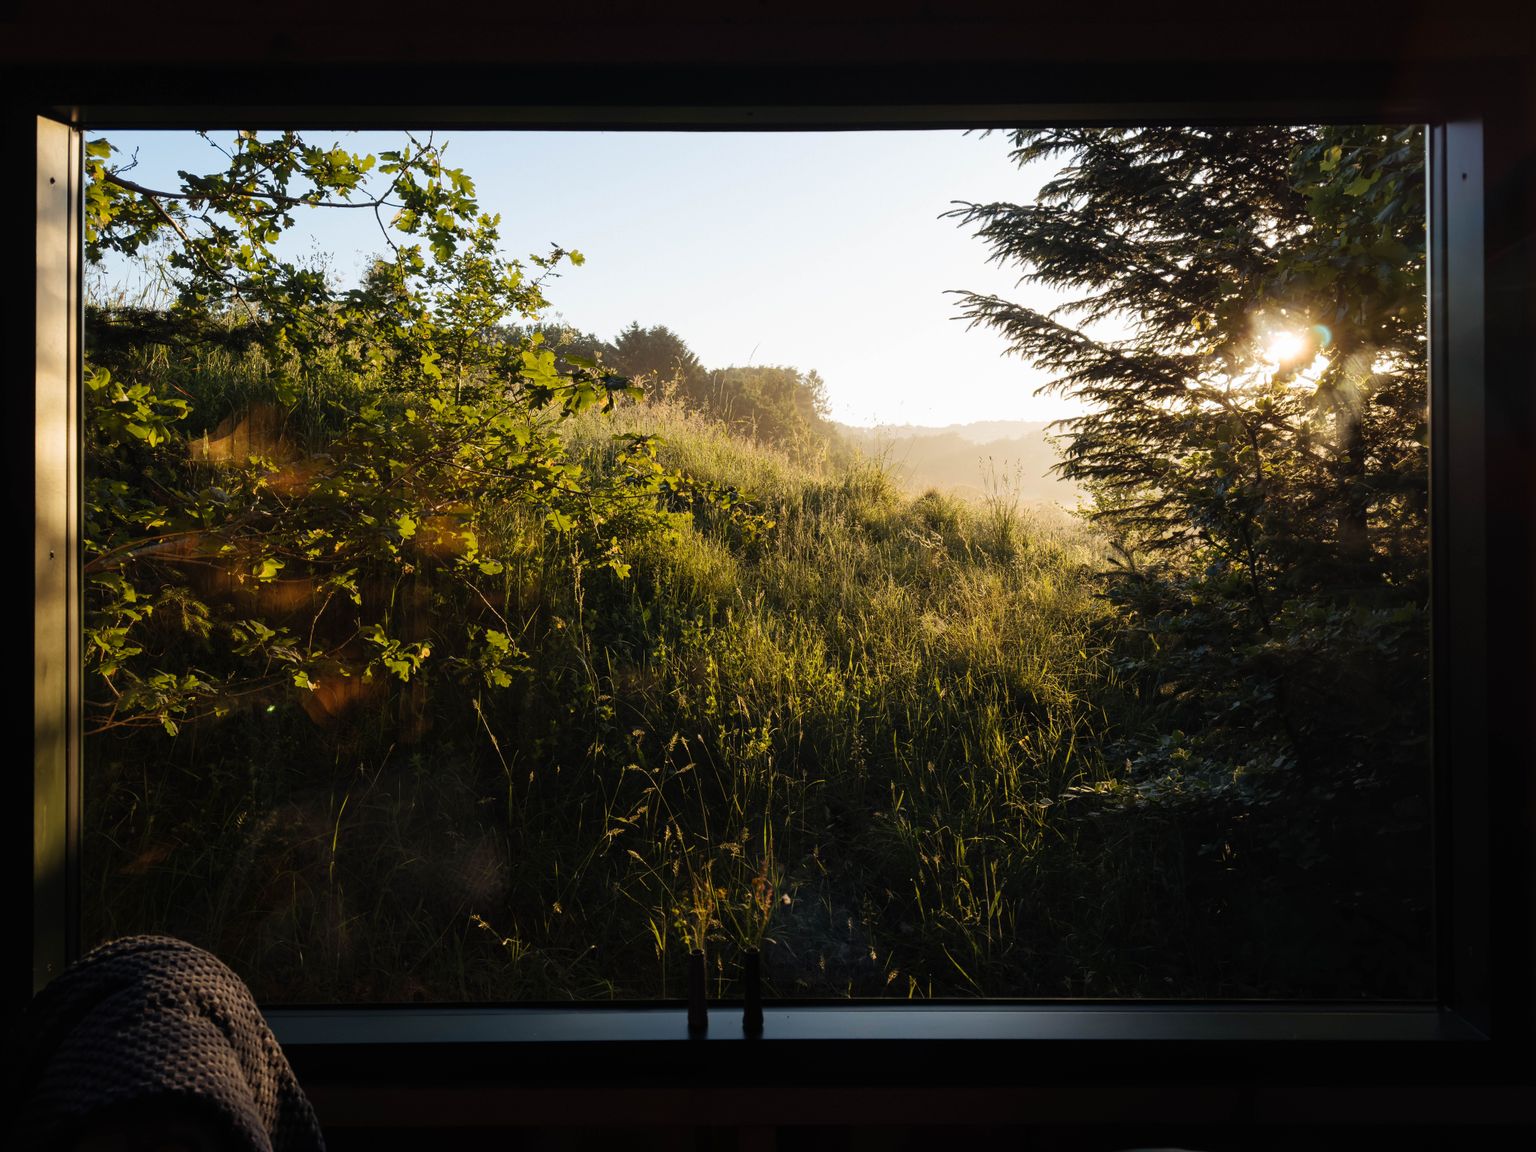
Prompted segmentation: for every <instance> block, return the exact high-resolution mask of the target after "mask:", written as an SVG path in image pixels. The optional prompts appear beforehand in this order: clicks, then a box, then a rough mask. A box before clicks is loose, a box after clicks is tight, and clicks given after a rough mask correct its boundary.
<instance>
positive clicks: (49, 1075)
mask: <svg viewBox="0 0 1536 1152" xmlns="http://www.w3.org/2000/svg"><path fill="white" fill-rule="evenodd" d="M12 1056H13V1058H14V1059H15V1070H16V1075H17V1077H18V1078H19V1079H20V1081H21V1082H22V1086H23V1095H24V1100H25V1101H26V1104H25V1106H24V1109H23V1113H22V1116H21V1118H20V1123H19V1125H18V1128H17V1133H18V1134H19V1136H20V1138H21V1139H20V1141H19V1142H18V1143H16V1144H13V1145H12V1146H13V1147H19V1148H29V1149H30V1148H38V1149H42V1148H50V1149H51V1148H58V1147H67V1146H68V1144H69V1142H70V1141H71V1140H73V1139H74V1138H75V1137H76V1136H77V1135H79V1133H81V1132H82V1131H84V1130H85V1129H86V1128H87V1126H88V1125H90V1124H91V1123H92V1122H93V1121H96V1120H98V1119H99V1118H100V1117H101V1115H102V1110H103V1109H113V1110H114V1113H115V1112H116V1111H117V1110H119V1109H133V1108H140V1109H149V1114H150V1115H154V1114H155V1112H154V1110H155V1109H157V1108H161V1107H163V1108H164V1109H165V1110H166V1111H167V1112H169V1113H176V1112H180V1113H183V1114H185V1113H191V1114H192V1115H194V1116H196V1117H198V1118H199V1119H201V1120H202V1122H204V1123H205V1124H208V1125H209V1126H210V1127H212V1128H213V1129H214V1130H216V1131H219V1132H221V1133H224V1134H225V1135H227V1138H228V1143H229V1145H230V1147H232V1148H240V1149H249V1150H251V1152H324V1148H325V1141H324V1138H323V1137H322V1136H321V1133H320V1126H319V1124H318V1123H317V1122H316V1120H315V1114H314V1110H313V1109H312V1108H311V1107H310V1104H309V1101H308V1099H306V1098H305V1096H304V1093H303V1091H302V1090H301V1089H300V1088H299V1084H298V1081H297V1080H296V1079H295V1078H294V1075H293V1069H292V1068H290V1067H289V1064H288V1060H287V1057H285V1056H284V1055H283V1052H282V1049H281V1048H279V1047H278V1044H277V1039H276V1038H275V1037H274V1036H273V1035H272V1031H271V1029H270V1028H268V1027H267V1022H266V1021H265V1020H264V1019H263V1018H262V1015H261V1012H260V1010H258V1009H257V1007H256V1002H255V1000H253V999H252V998H251V993H250V990H249V989H247V988H246V986H245V984H244V983H243V982H242V981H241V979H240V978H239V977H238V976H236V975H235V974H234V973H233V972H231V971H230V970H229V969H228V968H227V967H225V966H224V964H223V963H221V962H220V961H219V960H217V959H215V958H214V957H213V956H211V955H209V954H208V953H207V952H204V951H203V950H202V949H201V948H196V947H193V946H192V945H191V944H188V943H186V942H185V941H182V940H176V939H173V938H171V937H169V936H129V937H125V938H124V939H121V940H115V941H112V942H111V943H109V944H103V945H102V946H101V947H99V948H97V949H95V950H94V951H92V952H90V953H89V954H87V955H85V956H83V957H81V958H80V959H79V960H78V961H76V962H75V963H74V964H72V965H71V966H70V967H69V968H67V969H66V970H65V971H64V972H62V973H61V974H60V975H59V976H58V977H57V978H56V979H54V981H53V982H52V983H51V984H49V985H48V986H47V987H46V988H44V989H43V990H42V991H41V992H39V993H38V994H37V995H36V996H35V997H34V998H33V1000H32V1003H31V1005H30V1006H29V1007H28V1009H27V1012H26V1015H25V1017H24V1019H23V1020H22V1023H21V1028H20V1031H19V1034H18V1036H17V1044H16V1046H15V1047H14V1048H13V1051H12ZM141 1114H142V1112H141Z"/></svg>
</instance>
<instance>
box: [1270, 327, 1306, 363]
mask: <svg viewBox="0 0 1536 1152" xmlns="http://www.w3.org/2000/svg"><path fill="white" fill-rule="evenodd" d="M1310 343H1311V342H1310V341H1309V340H1308V339H1307V338H1306V337H1305V336H1304V335H1302V334H1301V333H1300V332H1291V331H1281V332H1275V333H1272V334H1271V335H1270V338H1269V345H1268V347H1267V348H1266V349H1265V355H1266V356H1267V357H1268V359H1270V360H1272V361H1273V362H1274V363H1276V364H1281V365H1286V364H1294V363H1295V362H1296V361H1298V360H1300V359H1301V358H1302V357H1303V356H1305V355H1306V354H1307V352H1308V351H1309V350H1310Z"/></svg>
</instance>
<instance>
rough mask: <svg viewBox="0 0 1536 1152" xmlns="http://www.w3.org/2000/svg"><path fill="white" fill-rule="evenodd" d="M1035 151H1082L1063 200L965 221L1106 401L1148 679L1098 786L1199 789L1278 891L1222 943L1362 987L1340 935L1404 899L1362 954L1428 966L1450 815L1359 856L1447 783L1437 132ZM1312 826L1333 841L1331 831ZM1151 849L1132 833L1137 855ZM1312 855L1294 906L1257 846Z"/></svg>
mask: <svg viewBox="0 0 1536 1152" xmlns="http://www.w3.org/2000/svg"><path fill="white" fill-rule="evenodd" d="M1011 141H1012V145H1013V152H1012V155H1013V157H1014V159H1015V160H1016V161H1017V162H1019V163H1021V164H1023V163H1028V162H1032V161H1036V160H1040V159H1045V158H1054V157H1059V158H1061V159H1062V161H1063V163H1064V166H1063V167H1062V169H1061V170H1060V172H1059V173H1058V175H1057V176H1056V177H1055V179H1053V180H1051V181H1049V182H1048V183H1047V184H1046V185H1045V186H1044V188H1043V189H1042V190H1041V192H1040V195H1039V198H1038V200H1037V202H1036V203H1035V204H1033V205H1027V206H1017V205H1010V204H970V205H965V206H963V207H962V208H959V209H957V210H956V211H955V212H954V213H951V215H954V216H956V217H958V218H959V219H960V220H961V221H962V222H964V223H970V224H975V225H978V231H977V235H978V236H979V237H981V238H982V239H983V240H985V241H986V242H987V244H988V245H989V246H990V248H991V250H992V254H993V258H994V259H995V260H997V261H998V262H1000V263H1003V264H1008V265H1013V266H1017V267H1018V268H1020V269H1021V270H1022V272H1023V273H1024V275H1025V277H1026V279H1030V280H1033V281H1036V282H1039V283H1042V284H1047V285H1050V286H1052V287H1053V288H1056V289H1060V290H1064V291H1065V292H1066V293H1067V294H1068V303H1066V304H1064V305H1062V306H1061V307H1059V308H1058V309H1056V310H1055V311H1053V312H1050V313H1042V312H1039V311H1036V310H1034V309H1030V308H1027V307H1024V306H1021V305H1018V304H1014V303H1011V302H1009V301H1006V300H1002V299H1000V298H997V297H990V296H980V295H976V294H963V300H964V307H965V312H966V315H967V316H968V317H969V318H970V320H971V322H972V323H973V324H982V325H985V326H988V327H991V328H994V329H996V330H998V331H1000V332H1001V333H1003V334H1004V335H1005V336H1006V337H1007V338H1008V340H1009V341H1010V344H1011V348H1012V350H1013V351H1014V352H1015V353H1017V354H1019V355H1021V356H1023V357H1025V358H1027V359H1029V360H1031V361H1033V362H1034V363H1036V364H1037V365H1039V366H1041V367H1043V368H1045V369H1046V370H1048V371H1049V372H1051V373H1052V374H1053V378H1052V383H1051V387H1053V388H1055V389H1057V390H1060V391H1062V392H1064V393H1066V394H1068V395H1071V396H1073V397H1075V398H1077V399H1079V400H1081V401H1084V402H1086V403H1087V404H1088V405H1089V409H1088V411H1087V413H1086V414H1085V415H1083V416H1080V417H1076V418H1074V419H1072V420H1070V421H1066V422H1064V433H1063V436H1062V442H1063V444H1064V448H1065V455H1064V460H1063V463H1062V464H1061V472H1062V474H1063V475H1064V476H1066V477H1067V478H1069V479H1073V480H1077V481H1080V482H1082V483H1083V484H1084V485H1085V487H1086V488H1087V489H1088V491H1089V493H1090V495H1091V497H1092V501H1093V502H1092V505H1091V507H1090V508H1089V510H1088V516H1089V517H1090V518H1091V519H1092V520H1093V521H1094V522H1095V523H1096V524H1098V525H1099V526H1100V527H1101V528H1102V529H1104V530H1106V531H1107V532H1108V533H1109V534H1110V536H1111V538H1112V541H1113V548H1114V561H1113V565H1112V567H1111V568H1110V570H1109V571H1108V573H1107V574H1106V576H1105V577H1104V590H1105V595H1106V597H1107V598H1108V600H1109V601H1110V602H1111V603H1112V604H1113V605H1114V606H1115V608H1116V610H1117V635H1116V639H1115V649H1116V661H1117V668H1118V671H1119V674H1120V676H1121V677H1122V678H1123V680H1124V682H1125V683H1126V685H1127V687H1128V688H1129V689H1130V690H1131V691H1130V695H1129V696H1128V697H1127V698H1126V699H1125V701H1124V702H1123V703H1122V704H1120V705H1117V706H1116V707H1115V712H1116V714H1117V715H1118V716H1119V718H1120V722H1119V724H1117V730H1118V736H1117V737H1115V738H1114V740H1113V741H1112V742H1111V745H1110V751H1111V754H1112V756H1113V758H1114V759H1115V760H1116V761H1123V763H1124V765H1125V771H1124V772H1123V773H1122V775H1121V778H1120V781H1119V783H1120V785H1121V787H1120V788H1119V790H1118V791H1112V792H1104V791H1100V792H1098V793H1096V798H1095V799H1094V801H1093V803H1094V804H1095V805H1096V806H1097V808H1096V811H1098V812H1100V814H1107V813H1109V812H1112V811H1114V810H1115V808H1116V807H1117V806H1118V807H1119V808H1120V809H1121V810H1123V811H1126V812H1127V813H1129V812H1135V813H1136V815H1134V816H1131V815H1129V814H1127V815H1126V817H1125V818H1126V819H1127V820H1130V819H1134V820H1137V821H1142V820H1144V819H1145V812H1144V810H1143V808H1142V805H1143V803H1147V802H1149V803H1153V804H1155V805H1158V806H1161V807H1163V808H1166V809H1169V810H1170V811H1172V812H1173V813H1175V814H1176V824H1175V825H1173V827H1177V828H1178V829H1180V830H1181V834H1184V835H1187V836H1188V837H1189V838H1190V841H1191V842H1192V843H1194V844H1196V845H1198V846H1199V852H1200V853H1202V854H1203V857H1204V860H1203V862H1202V863H1201V864H1200V865H1199V867H1198V868H1197V869H1196V870H1195V872H1192V873H1191V875H1196V874H1198V875H1202V876H1204V875H1209V874H1211V871H1210V870H1211V869H1213V868H1215V869H1219V870H1220V871H1221V873H1222V874H1226V873H1235V874H1236V875H1238V876H1240V877H1241V878H1242V882H1244V883H1248V884H1250V885H1252V887H1251V888H1250V889H1249V890H1247V891H1246V892H1243V891H1242V889H1241V887H1240V885H1238V886H1234V885H1232V884H1228V885H1227V888H1226V894H1225V895H1223V896H1221V897H1220V898H1219V899H1217V898H1216V897H1211V898H1210V899H1211V903H1209V904H1207V905H1206V906H1205V908H1204V910H1203V912H1202V915H1204V916H1206V917H1208V918H1209V919H1207V920H1206V922H1205V927H1203V928H1202V927H1201V926H1200V925H1193V926H1191V927H1190V928H1189V932H1190V933H1191V934H1197V933H1200V932H1213V933H1214V932H1215V929H1214V928H1212V927H1211V923H1212V921H1213V920H1214V918H1215V917H1216V916H1223V917H1224V919H1223V921H1222V926H1221V930H1220V932H1219V933H1217V934H1216V935H1217V936H1219V941H1220V942H1213V943H1212V944H1211V946H1212V947H1215V948H1221V949H1230V948H1231V947H1233V944H1232V942H1234V941H1235V942H1238V944H1237V947H1238V948H1240V949H1247V950H1251V951H1248V952H1246V954H1245V959H1244V960H1243V961H1242V963H1243V964H1244V965H1245V966H1246V967H1247V968H1248V969H1249V970H1251V971H1257V970H1260V969H1263V968H1269V967H1271V966H1273V968H1274V969H1275V970H1282V969H1294V968H1296V967H1299V966H1304V965H1306V964H1311V965H1312V966H1313V967H1314V969H1315V970H1316V971H1317V972H1318V979H1319V980H1322V981H1333V983H1331V984H1327V985H1326V986H1327V987H1330V988H1331V989H1333V990H1334V991H1335V992H1336V993H1340V994H1350V991H1349V988H1350V982H1351V980H1354V979H1358V978H1359V977H1358V973H1357V972H1356V971H1355V969H1354V964H1355V961H1354V960H1351V959H1349V955H1348V954H1346V953H1341V952H1338V951H1336V950H1330V951H1328V952H1323V951H1322V950H1320V949H1319V946H1318V945H1317V943H1316V941H1317V939H1318V938H1319V937H1320V936H1326V935H1327V934H1328V933H1329V932H1330V931H1335V930H1337V931H1336V938H1340V939H1342V938H1345V937H1346V936H1347V933H1345V932H1344V931H1343V930H1342V929H1341V928H1340V925H1341V924H1343V923H1347V922H1350V921H1351V918H1352V917H1358V916H1359V915H1360V914H1361V913H1360V911H1359V909H1360V908H1361V907H1364V906H1371V907H1376V908H1382V907H1393V908H1399V907H1402V908H1409V909H1412V910H1413V913H1412V916H1410V917H1407V918H1405V919H1404V920H1403V921H1402V922H1401V923H1396V924H1394V925H1392V926H1391V927H1390V928H1387V929H1384V930H1383V931H1382V934H1381V936H1380V937H1378V938H1377V939H1375V940H1373V942H1372V943H1371V944H1370V945H1368V946H1362V945H1360V944H1359V942H1358V941H1356V950H1357V951H1365V952H1369V953H1371V954H1373V955H1379V954H1382V953H1397V954H1411V955H1417V956H1419V957H1420V959H1419V961H1418V963H1419V965H1420V968H1419V969H1418V971H1419V972H1420V977H1419V978H1417V979H1418V983H1417V984H1415V985H1413V986H1417V987H1424V986H1425V985H1424V984H1423V980H1422V973H1423V972H1424V971H1425V970H1426V969H1425V968H1424V967H1423V965H1425V964H1427V957H1424V955H1423V952H1422V949H1421V948H1420V947H1419V946H1418V945H1417V943H1416V940H1417V939H1420V938H1424V937H1422V936H1421V935H1420V934H1421V933H1422V930H1423V925H1424V922H1425V918H1426V917H1427V916H1428V909H1429V899H1428V894H1429V886H1428V883H1427V872H1426V870H1425V869H1426V861H1427V860H1428V859H1429V852H1428V842H1427V836H1428V828H1427V825H1426V824H1424V823H1422V822H1420V823H1419V824H1418V825H1417V826H1416V827H1411V828H1409V829H1407V830H1406V831H1405V833H1404V834H1403V835H1402V836H1401V837H1400V838H1398V839H1397V840H1396V841H1395V842H1394V845H1393V851H1395V852H1397V853H1398V855H1396V856H1395V857H1394V865H1393V866H1392V867H1389V868H1387V869H1385V870H1381V871H1373V872H1372V874H1371V875H1370V879H1369V880H1366V879H1364V878H1361V877H1356V878H1354V879H1350V878H1347V876H1346V875H1345V874H1344V873H1345V871H1346V870H1345V869H1342V868H1339V867H1337V865H1338V864H1339V863H1340V862H1342V861H1348V860H1353V859H1354V858H1355V855H1356V853H1357V851H1358V849H1359V848H1360V846H1361V845H1362V844H1363V843H1365V842H1368V841H1369V840H1370V839H1372V838H1373V837H1375V836H1377V835H1378V834H1379V831H1380V829H1381V821H1382V812H1383V811H1392V810H1395V809H1397V808H1401V807H1404V806H1407V807H1419V808H1422V799H1423V797H1424V795H1425V794H1426V790H1427V787H1428V765H1429V752H1428V748H1429V745H1428V716H1429V708H1428V694H1427V688H1428V586H1427V576H1428V499H1427V493H1428V469H1427V462H1428V456H1427V427H1426V416H1427V409H1426V402H1427V395H1428V393H1427V380H1426V360H1425V313H1424V303H1425V290H1424V259H1425V247H1424V179H1423V165H1422V133H1421V131H1420V130H1419V129H1416V128H1406V129H1398V128H1387V127H1380V126H1371V125H1365V126H1338V127H1321V128H1316V127H1314V128H1266V127H1251V128H1250V127H1241V128H1135V129H1079V128H1073V129H1059V130H1024V131H1019V132H1015V133H1013V134H1012V137H1011ZM1310 821H1317V822H1319V826H1321V827H1325V828H1327V829H1328V832H1327V834H1326V835H1321V836H1319V835H1314V834H1312V833H1311V832H1302V831H1300V829H1303V828H1305V827H1306V826H1307V824H1308V822H1310ZM1243 822H1246V823H1243ZM1238 829H1246V833H1245V835H1244V836H1243V837H1238V836H1237V830H1238ZM1266 837H1267V839H1266ZM1240 838H1241V839H1243V840H1244V842H1245V843H1247V844H1249V845H1250V846H1251V851H1250V852H1248V853H1247V854H1245V858H1244V860H1243V862H1242V863H1241V864H1239V865H1234V864H1233V863H1232V857H1231V856H1230V853H1228V852H1226V851H1225V850H1224V849H1223V846H1224V845H1225V846H1226V847H1227V848H1230V846H1231V844H1232V843H1235V842H1236V841H1237V839H1240ZM1133 842H1137V843H1142V844H1143V846H1144V843H1145V842H1144V840H1140V841H1138V840H1137V838H1136V837H1131V836H1124V835H1119V834H1116V835H1114V836H1111V837H1109V838H1108V839H1107V840H1106V841H1105V843H1106V845H1108V846H1111V847H1106V851H1108V850H1117V849H1113V847H1112V846H1115V845H1119V846H1125V845H1129V844H1132V843H1133ZM1136 850H1138V851H1140V850H1142V849H1140V848H1138V849H1136ZM1293 858H1294V859H1313V860H1316V859H1326V860H1328V861H1330V862H1332V865H1331V866H1330V867H1329V868H1326V869H1322V868H1319V869H1315V870H1314V871H1313V873H1312V874H1311V875H1310V876H1303V877H1302V879H1300V880H1298V881H1297V883H1296V885H1295V888H1294V891H1292V892H1291V893H1290V894H1288V895H1287V896H1286V897H1285V898H1284V899H1283V900H1281V899H1277V898H1275V896H1276V894H1275V892H1274V891H1273V890H1271V889H1267V888H1266V887H1265V886H1266V885H1268V884H1270V883H1271V882H1272V881H1273V879H1274V877H1275V875H1276V872H1275V871H1274V870H1268V871H1266V870H1265V869H1264V868H1263V867H1261V866H1259V864H1257V863H1253V862H1250V860H1252V861H1257V860H1270V859H1275V860H1284V859H1293ZM1186 886H1187V887H1189V888H1191V889H1192V890H1193V889H1196V888H1198V887H1199V885H1197V884H1196V883H1195V881H1194V880H1189V881H1186ZM1266 917H1267V918H1268V923H1267V924H1266V923H1265V922H1264V919H1265V918H1266ZM1287 934H1289V938H1288V942H1287V943H1285V944H1284V945H1283V946H1282V945H1280V944H1279V943H1278V942H1277V937H1285V936H1286V935H1287ZM1300 939H1307V940H1308V941H1310V943H1309V944H1307V945H1305V946H1302V947H1301V949H1300V951H1299V952H1298V949H1297V946H1296V941H1297V940H1300ZM1309 947H1310V948H1311V949H1312V950H1313V951H1312V954H1311V955H1310V956H1308V955H1307V954H1306V949H1307V948H1309ZM1324 955H1327V956H1329V957H1332V959H1330V960H1328V961H1326V962H1325V961H1324V960H1322V959H1321V957H1322V956H1324ZM1261 957H1262V960H1261V959H1259V958H1261ZM1330 965H1333V966H1332V967H1330ZM1394 978H1399V977H1394ZM1410 983H1412V981H1410Z"/></svg>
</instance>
